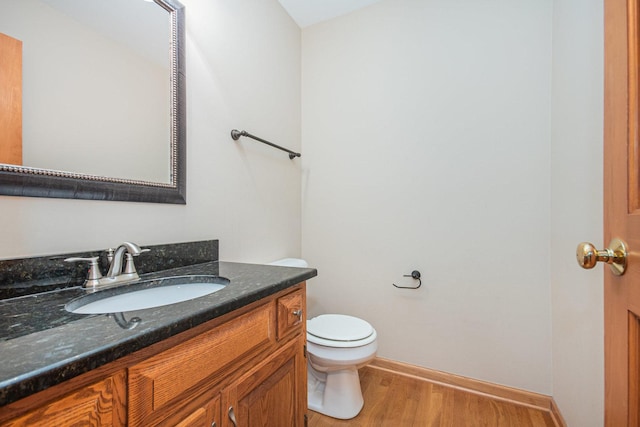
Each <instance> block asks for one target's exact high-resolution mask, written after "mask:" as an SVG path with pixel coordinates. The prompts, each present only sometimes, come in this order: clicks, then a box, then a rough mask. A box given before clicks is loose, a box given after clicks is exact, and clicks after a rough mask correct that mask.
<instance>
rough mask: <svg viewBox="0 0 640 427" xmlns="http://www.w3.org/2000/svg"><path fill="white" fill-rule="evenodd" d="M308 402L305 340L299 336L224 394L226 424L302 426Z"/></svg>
mask: <svg viewBox="0 0 640 427" xmlns="http://www.w3.org/2000/svg"><path fill="white" fill-rule="evenodd" d="M306 399H307V390H306V359H305V357H304V337H298V338H296V339H294V340H292V341H290V342H289V343H287V344H286V345H285V346H284V347H282V348H281V349H280V350H278V351H277V352H276V353H274V354H273V355H272V356H269V357H268V358H267V359H265V360H264V361H262V362H261V363H260V364H258V365H257V366H256V367H255V368H254V369H252V370H251V371H249V372H248V373H247V374H245V375H243V376H242V377H241V378H240V379H239V380H238V381H237V382H235V383H234V384H232V385H231V386H230V387H228V388H227V389H225V390H224V391H223V392H222V402H223V405H222V411H223V414H222V419H223V423H222V425H223V426H226V427H258V426H260V427H283V426H287V427H289V426H290V427H302V426H303V425H304V424H305V422H304V417H305V413H304V412H305V410H304V408H306Z"/></svg>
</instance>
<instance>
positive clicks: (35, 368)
mask: <svg viewBox="0 0 640 427" xmlns="http://www.w3.org/2000/svg"><path fill="white" fill-rule="evenodd" d="M196 274H203V275H218V276H222V277H226V278H227V279H229V280H230V283H229V285H227V286H226V287H225V288H224V289H222V290H220V291H218V292H215V293H213V294H210V295H207V296H203V297H200V298H197V299H193V300H189V301H184V302H181V303H177V304H171V305H167V306H163V307H157V308H150V309H146V310H139V311H132V312H127V313H124V315H125V317H126V318H127V319H131V318H132V317H139V318H140V319H141V320H142V321H141V322H140V323H139V324H138V325H137V327H135V328H133V329H130V330H127V329H123V328H122V327H120V326H118V324H117V323H116V321H115V320H114V318H113V317H109V316H107V315H81V314H72V313H69V312H67V311H66V310H65V309H64V305H65V304H66V303H67V302H69V301H71V300H72V299H74V298H77V297H79V296H82V295H85V294H86V292H87V291H85V290H84V289H83V288H81V287H79V286H75V287H70V288H65V289H59V290H55V291H50V292H43V293H39V294H34V295H27V296H21V297H18V298H12V299H6V300H2V301H0V358H1V359H2V364H0V406H4V405H7V404H9V403H11V402H15V401H17V400H19V399H21V398H23V397H26V396H28V395H30V394H33V393H36V392H38V391H41V390H44V389H46V388H48V387H51V386H53V385H56V384H59V383H61V382H63V381H66V380H68V379H70V378H73V377H75V376H78V375H80V374H83V373H85V372H88V371H90V370H92V369H95V368H97V367H99V366H102V365H104V364H106V363H109V362H112V361H114V360H116V359H118V358H120V357H123V356H126V355H128V354H131V353H133V352H135V351H137V350H140V349H142V348H144V347H147V346H149V345H151V344H154V343H156V342H159V341H162V340H164V339H167V338H169V337H171V336H173V335H176V334H178V333H180V332H183V331H186V330H188V329H190V328H192V327H194V326H196V325H199V324H201V323H204V322H206V321H208V320H211V319H214V318H216V317H219V316H221V315H223V314H226V313H229V312H231V311H233V310H236V309H238V308H240V307H243V306H245V305H247V304H250V303H252V302H254V301H257V300H259V299H262V298H264V297H266V296H269V295H272V294H274V293H276V292H278V291H281V290H283V289H286V288H288V287H291V286H293V285H296V284H298V283H300V282H302V281H305V280H307V279H310V278H312V277H315V276H316V275H317V271H316V270H315V269H311V268H291V267H276V266H269V265H258V264H241V263H230V262H217V261H216V262H208V263H203V264H197V265H192V266H187V267H180V268H175V269H171V270H165V271H162V272H157V273H151V274H146V275H144V276H143V277H142V279H143V280H144V279H148V278H155V277H163V276H164V277H169V276H180V275H196ZM125 286H126V285H125Z"/></svg>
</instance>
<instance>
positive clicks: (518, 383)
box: [302, 0, 552, 394]
mask: <svg viewBox="0 0 640 427" xmlns="http://www.w3.org/2000/svg"><path fill="white" fill-rule="evenodd" d="M551 22H552V2H551V0H546V1H540V0H535V1H533V0H531V1H519V2H514V1H511V0H487V1H483V2H478V1H475V0H467V1H457V2H447V1H439V0H430V1H425V0H420V1H418V0H385V1H382V2H380V3H377V4H375V5H372V6H370V7H368V8H366V9H363V10H360V11H357V12H354V13H352V14H349V15H346V16H343V17H340V18H337V19H334V20H331V21H328V22H326V23H321V24H318V25H315V26H311V27H309V28H306V29H304V30H303V38H302V40H303V42H302V52H303V55H302V64H303V66H302V76H303V78H302V99H303V103H302V107H303V115H302V124H303V125H302V130H303V140H304V144H303V152H304V154H305V156H304V157H303V223H302V229H303V256H304V257H305V258H307V259H308V260H309V262H310V263H311V265H313V266H315V267H317V268H318V269H319V276H318V277H317V278H316V279H314V280H313V283H312V284H311V285H310V287H309V298H308V301H309V311H310V315H315V314H319V313H323V312H343V313H350V314H353V315H356V316H360V317H362V318H364V319H367V320H368V321H370V322H371V323H372V324H373V325H374V327H375V328H376V329H377V331H378V334H379V344H380V347H379V355H380V356H382V357H386V358H390V359H394V360H399V361H405V362H408V363H412V364H416V365H420V366H425V367H429V368H433V369H437V370H442V371H447V372H451V373H456V374H460V375H464V376H469V377H473V378H477V379H482V380H488V381H492V382H495V383H501V384H507V385H510V386H514V387H519V388H524V389H528V390H532V391H536V392H541V393H546V394H551V391H552V389H551V386H552V379H551V371H552V368H551V314H550V310H551V308H550V285H549V283H550V279H549V233H550V218H549V209H550V206H549V205H550V190H549V187H550V164H551V163H550V148H549V144H550V130H551V124H550V115H551V112H550V106H551ZM413 269H418V270H420V271H421V272H422V274H423V286H422V288H421V289H419V290H415V291H412V290H400V289H395V288H394V287H393V286H392V283H394V282H395V283H396V284H405V285H411V284H412V282H411V280H410V279H403V278H402V275H403V274H408V273H409V272H411V271H412V270H413Z"/></svg>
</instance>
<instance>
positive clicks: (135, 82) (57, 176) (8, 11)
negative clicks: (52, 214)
mask: <svg viewBox="0 0 640 427" xmlns="http://www.w3.org/2000/svg"><path fill="white" fill-rule="evenodd" d="M0 4H1V5H2V13H1V14H0V33H3V34H5V35H7V36H9V37H11V38H15V39H17V40H19V41H20V42H21V45H22V58H21V63H22V64H21V65H22V73H21V76H22V93H21V99H22V107H21V110H22V114H21V121H22V123H21V133H22V135H21V138H20V148H21V152H22V157H21V158H19V159H18V161H9V160H2V161H6V163H0V194H3V195H13V196H33V197H59V198H76V199H78V198H79V199H93V200H119V201H136V202H155V203H180V204H184V203H186V199H185V193H186V183H185V175H186V159H185V152H186V129H185V124H186V123H185V122H186V113H185V110H186V104H185V65H184V8H183V6H182V5H181V4H180V3H179V2H178V1H176V0H153V1H149V0H2V2H1V3H0ZM0 41H1V40H0ZM3 52H6V51H5V50H2V48H1V46H0V55H3ZM7 62H8V61H6V58H0V63H2V64H4V63H7ZM2 64H0V66H2ZM1 83H2V82H1V81H0V84H1ZM2 92H3V88H2V86H0V95H2ZM5 92H6V91H5ZM14 104H15V103H14ZM2 111H3V110H2V109H0V114H3V113H2ZM2 120H3V117H0V123H3V121H2ZM0 142H2V140H1V139H0ZM0 148H1V147H0Z"/></svg>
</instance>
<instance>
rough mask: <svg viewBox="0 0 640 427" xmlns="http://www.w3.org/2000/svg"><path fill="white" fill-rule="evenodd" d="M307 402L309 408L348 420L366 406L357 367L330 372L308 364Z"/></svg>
mask: <svg viewBox="0 0 640 427" xmlns="http://www.w3.org/2000/svg"><path fill="white" fill-rule="evenodd" d="M307 403H308V406H309V409H311V410H312V411H315V412H319V413H321V414H323V415H327V416H329V417H333V418H339V419H342V420H348V419H351V418H353V417H355V416H356V415H358V414H359V413H360V411H361V410H362V407H363V406H364V399H363V398H362V390H361V389H360V377H359V376H358V370H357V369H356V368H347V369H341V370H337V371H331V372H328V373H325V372H318V371H316V370H315V369H313V367H312V366H311V365H308V374H307Z"/></svg>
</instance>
